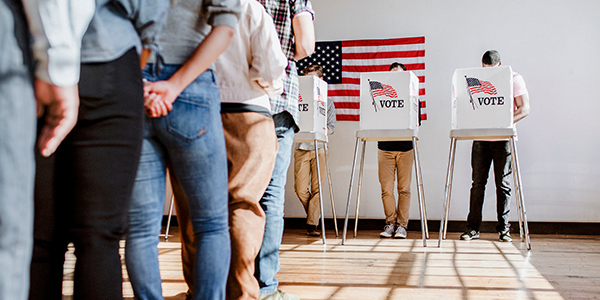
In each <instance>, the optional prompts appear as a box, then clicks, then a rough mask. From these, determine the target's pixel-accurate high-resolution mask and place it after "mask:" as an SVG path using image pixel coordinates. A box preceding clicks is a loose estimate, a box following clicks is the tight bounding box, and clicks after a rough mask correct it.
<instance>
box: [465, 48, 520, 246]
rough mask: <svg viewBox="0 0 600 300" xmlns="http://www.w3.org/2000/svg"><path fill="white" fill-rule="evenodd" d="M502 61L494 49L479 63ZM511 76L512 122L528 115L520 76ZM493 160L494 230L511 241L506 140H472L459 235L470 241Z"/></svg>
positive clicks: (487, 65) (475, 235) (495, 64)
mask: <svg viewBox="0 0 600 300" xmlns="http://www.w3.org/2000/svg"><path fill="white" fill-rule="evenodd" d="M501 64H502V62H501V59H500V53H499V52H498V51H496V50H488V51H486V52H485V53H484V54H483V57H482V58H481V65H482V67H484V68H493V67H498V66H500V65H501ZM512 77H513V97H514V99H513V101H514V108H515V110H514V113H513V122H515V123H516V122H518V121H520V120H522V119H523V118H525V117H526V116H527V115H529V111H530V108H529V92H527V87H526V86H525V81H524V80H523V76H521V75H520V74H518V73H516V72H513V74H512ZM492 162H493V163H494V179H495V182H496V214H497V217H498V224H497V225H496V231H497V232H498V239H499V240H500V241H501V242H510V241H512V238H511V236H510V223H508V214H509V212H510V175H511V174H512V166H511V153H510V144H509V141H507V140H496V141H473V146H472V149H471V169H472V171H473V173H472V178H473V184H472V185H471V196H470V201H469V202H470V204H469V215H468V217H467V230H466V231H465V232H464V233H463V234H461V235H460V239H461V240H466V241H469V240H472V239H478V238H479V227H480V226H481V220H482V210H483V200H484V197H485V185H486V184H487V180H488V175H489V172H490V166H491V164H492Z"/></svg>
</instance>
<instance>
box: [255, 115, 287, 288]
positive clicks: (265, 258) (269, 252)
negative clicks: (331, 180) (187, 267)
mask: <svg viewBox="0 0 600 300" xmlns="http://www.w3.org/2000/svg"><path fill="white" fill-rule="evenodd" d="M273 121H274V122H275V133H276V134H277V143H278V144H279V150H278V152H277V158H276V159H275V168H274V169H273V175H272V176H271V182H269V186H268V187H267V190H266V191H265V194H264V195H263V197H262V199H261V200H260V205H261V206H262V208H263V210H264V211H265V214H266V216H267V220H266V224H265V235H264V237H263V242H262V246H261V248H260V252H259V253H258V256H257V257H256V270H255V272H254V276H255V277H256V279H258V284H259V285H260V294H261V295H266V294H272V293H274V292H276V291H277V287H278V285H279V281H277V279H275V274H277V272H279V267H280V265H279V246H280V245H281V239H282V237H283V204H284V202H285V183H286V177H287V170H288V167H289V166H290V160H291V157H292V144H293V143H294V126H295V123H294V119H293V118H292V116H291V115H290V114H289V113H287V112H282V113H278V114H276V115H274V116H273Z"/></svg>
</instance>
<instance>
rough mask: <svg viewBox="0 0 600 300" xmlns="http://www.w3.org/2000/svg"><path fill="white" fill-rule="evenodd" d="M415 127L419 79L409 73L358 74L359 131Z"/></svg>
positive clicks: (417, 112) (417, 111)
mask: <svg viewBox="0 0 600 300" xmlns="http://www.w3.org/2000/svg"><path fill="white" fill-rule="evenodd" d="M418 126H419V79H418V78H417V76H416V75H415V74H414V73H413V72H373V73H362V74H360V123H359V126H358V127H359V129H360V130H370V129H376V130H379V129H417V128H418Z"/></svg>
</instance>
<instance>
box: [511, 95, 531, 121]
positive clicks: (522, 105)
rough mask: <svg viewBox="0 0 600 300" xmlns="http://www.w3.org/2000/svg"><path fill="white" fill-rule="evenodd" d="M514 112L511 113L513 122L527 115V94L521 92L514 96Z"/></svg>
mask: <svg viewBox="0 0 600 300" xmlns="http://www.w3.org/2000/svg"><path fill="white" fill-rule="evenodd" d="M515 106H516V108H517V109H515V112H514V113H513V122H514V123H517V122H519V121H520V120H521V119H523V118H525V117H527V115H529V94H528V93H526V94H523V95H521V96H517V97H515Z"/></svg>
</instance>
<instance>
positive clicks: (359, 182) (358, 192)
mask: <svg viewBox="0 0 600 300" xmlns="http://www.w3.org/2000/svg"><path fill="white" fill-rule="evenodd" d="M366 144H367V141H363V142H362V154H361V156H360V169H359V171H358V189H357V190H356V213H355V215H354V238H356V236H357V235H358V209H359V208H360V190H361V187H362V178H363V173H364V167H365V150H366V149H367V147H366Z"/></svg>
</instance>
